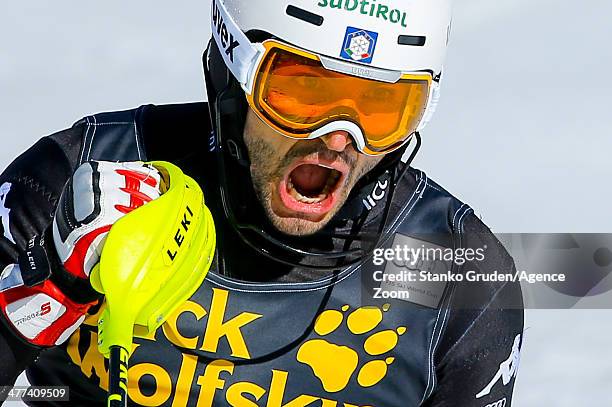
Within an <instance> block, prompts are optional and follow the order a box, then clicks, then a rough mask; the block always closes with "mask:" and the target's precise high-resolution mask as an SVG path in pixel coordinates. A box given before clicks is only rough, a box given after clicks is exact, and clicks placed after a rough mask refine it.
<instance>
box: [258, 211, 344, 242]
mask: <svg viewBox="0 0 612 407" xmlns="http://www.w3.org/2000/svg"><path fill="white" fill-rule="evenodd" d="M268 218H269V219H270V221H271V222H272V224H273V225H274V227H275V228H276V229H278V230H279V231H280V232H282V233H284V234H286V235H291V236H309V235H313V234H315V233H317V232H318V231H320V230H321V229H323V228H324V227H325V225H327V223H329V220H330V219H331V218H332V216H331V214H328V216H324V217H323V218H321V219H320V220H311V219H307V218H302V217H296V216H279V215H277V214H276V213H274V212H273V211H269V212H268Z"/></svg>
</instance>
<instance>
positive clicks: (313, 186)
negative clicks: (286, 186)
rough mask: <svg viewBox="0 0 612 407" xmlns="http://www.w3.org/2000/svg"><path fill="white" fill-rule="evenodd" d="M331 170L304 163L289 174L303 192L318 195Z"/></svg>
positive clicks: (294, 184)
mask: <svg viewBox="0 0 612 407" xmlns="http://www.w3.org/2000/svg"><path fill="white" fill-rule="evenodd" d="M330 173H331V170H330V169H329V168H325V167H320V166H318V165H313V164H304V165H300V166H299V167H297V168H296V169H295V170H293V171H292V172H291V174H290V175H289V176H290V177H291V182H292V183H293V186H294V187H295V189H297V191H298V192H299V193H300V194H302V195H305V194H309V195H313V196H315V195H318V194H319V193H320V192H321V191H323V188H325V184H326V183H327V179H328V178H329V174H330Z"/></svg>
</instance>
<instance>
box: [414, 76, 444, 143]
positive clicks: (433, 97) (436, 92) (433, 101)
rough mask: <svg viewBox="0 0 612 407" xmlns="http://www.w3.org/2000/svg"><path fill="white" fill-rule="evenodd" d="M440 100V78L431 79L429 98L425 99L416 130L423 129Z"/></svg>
mask: <svg viewBox="0 0 612 407" xmlns="http://www.w3.org/2000/svg"><path fill="white" fill-rule="evenodd" d="M439 101H440V80H439V79H438V80H436V79H434V80H433V81H431V91H430V92H429V99H428V100H427V107H426V108H425V113H424V114H423V118H422V119H421V122H420V123H419V126H418V127H417V131H421V130H423V129H424V128H425V127H426V126H427V124H428V123H429V122H430V121H431V118H432V117H433V115H434V113H435V112H436V109H437V108H438V102H439Z"/></svg>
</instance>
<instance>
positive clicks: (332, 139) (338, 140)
mask: <svg viewBox="0 0 612 407" xmlns="http://www.w3.org/2000/svg"><path fill="white" fill-rule="evenodd" d="M322 140H323V142H324V143H325V145H326V146H327V148H328V149H330V150H332V151H337V152H339V153H341V152H343V151H344V149H345V148H346V146H348V145H349V144H351V143H352V142H353V140H352V139H351V136H350V135H349V133H347V132H346V131H343V130H339V131H334V132H333V133H329V134H326V135H325V136H323V137H322Z"/></svg>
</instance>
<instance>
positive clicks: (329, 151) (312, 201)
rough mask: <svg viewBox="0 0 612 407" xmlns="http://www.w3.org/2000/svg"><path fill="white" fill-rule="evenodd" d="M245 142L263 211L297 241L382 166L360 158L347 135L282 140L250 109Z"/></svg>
mask: <svg viewBox="0 0 612 407" xmlns="http://www.w3.org/2000/svg"><path fill="white" fill-rule="evenodd" d="M244 141H245V144H246V146H247V149H248V152H249V158H250V160H251V176H252V178H253V185H254V187H255V191H256V192H257V195H258V197H259V200H260V201H261V203H262V206H263V207H264V209H265V211H266V213H267V214H268V217H269V218H270V220H271V221H272V223H273V224H274V226H275V227H276V228H277V229H278V230H280V231H281V232H283V233H286V234H289V235H295V236H303V235H309V234H313V233H315V232H317V231H319V230H320V229H321V228H323V227H324V226H325V225H326V224H327V222H329V220H330V219H331V218H332V217H333V216H334V215H335V214H336V213H337V212H338V210H339V209H340V208H341V207H342V205H344V203H345V202H346V199H347V197H348V195H349V193H350V192H351V189H352V188H353V187H354V186H355V183H357V181H358V180H359V179H360V178H361V177H363V176H364V175H365V174H367V173H368V172H369V171H370V170H372V168H374V166H376V164H378V163H379V162H380V160H382V157H370V156H367V155H364V154H361V153H359V152H357V150H355V148H354V147H353V144H352V139H351V138H350V137H349V135H348V134H347V133H346V132H343V131H338V132H333V133H330V134H327V135H325V136H324V137H321V138H318V139H316V140H294V139H290V138H287V137H283V136H281V135H280V134H278V133H277V132H275V131H274V130H273V129H271V128H270V127H269V126H268V125H266V124H265V123H264V122H262V121H261V120H260V119H259V118H258V117H257V115H255V113H253V112H252V111H251V110H250V109H249V112H248V115H247V121H246V126H245V130H244Z"/></svg>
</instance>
